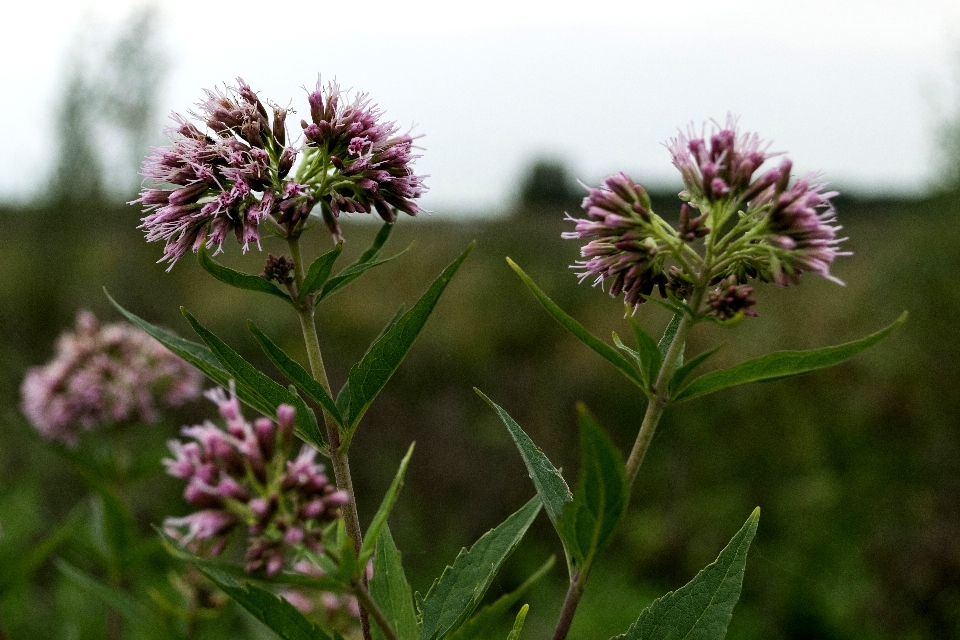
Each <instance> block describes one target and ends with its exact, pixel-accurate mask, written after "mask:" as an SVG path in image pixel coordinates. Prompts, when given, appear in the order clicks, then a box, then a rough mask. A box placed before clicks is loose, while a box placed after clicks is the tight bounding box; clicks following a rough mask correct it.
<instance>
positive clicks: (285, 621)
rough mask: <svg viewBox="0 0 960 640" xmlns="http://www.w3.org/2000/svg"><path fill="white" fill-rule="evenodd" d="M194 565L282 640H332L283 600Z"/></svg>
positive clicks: (201, 566)
mask: <svg viewBox="0 0 960 640" xmlns="http://www.w3.org/2000/svg"><path fill="white" fill-rule="evenodd" d="M196 566H197V569H198V570H199V571H200V573H202V574H203V575H205V576H207V578H209V579H210V580H211V581H212V582H213V583H214V584H216V585H217V586H218V587H219V588H220V589H221V590H222V591H223V592H224V593H225V594H227V595H228V596H230V598H231V599H233V600H234V601H235V602H236V603H237V604H239V605H240V606H241V607H243V608H244V609H246V610H247V611H249V612H250V613H251V614H253V617H254V618H256V619H257V620H259V621H260V622H262V623H263V624H264V625H266V627H267V628H268V629H270V630H271V631H273V632H274V633H276V634H277V635H278V636H280V637H281V638H283V640H332V639H331V638H330V636H329V635H327V633H326V632H324V631H323V629H321V628H320V627H318V626H317V625H315V624H313V623H312V622H310V621H309V620H307V619H306V618H305V617H304V616H303V614H302V613H300V612H299V611H297V608H296V607H294V606H293V605H292V604H290V603H289V602H287V601H286V600H284V599H282V598H278V597H277V596H275V595H273V594H272V593H270V592H269V591H267V590H265V589H262V588H260V587H258V586H256V585H252V584H247V585H245V586H241V585H240V584H238V583H237V581H236V580H234V579H233V578H232V577H231V576H230V575H228V574H226V573H223V572H222V571H218V570H216V569H213V568H211V567H207V566H203V565H196Z"/></svg>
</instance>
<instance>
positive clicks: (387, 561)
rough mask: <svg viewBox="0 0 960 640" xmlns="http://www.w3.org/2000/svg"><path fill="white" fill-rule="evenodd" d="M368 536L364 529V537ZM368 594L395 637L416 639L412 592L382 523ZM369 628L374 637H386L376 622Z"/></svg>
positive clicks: (380, 638) (416, 628)
mask: <svg viewBox="0 0 960 640" xmlns="http://www.w3.org/2000/svg"><path fill="white" fill-rule="evenodd" d="M369 537H370V535H369V532H368V534H367V538H369ZM370 596H371V597H372V598H373V600H374V602H376V603H377V605H378V606H379V607H380V610H381V611H382V612H383V615H384V616H386V618H387V620H388V621H389V622H390V626H391V627H393V629H394V631H396V632H397V638H398V639H399V640H417V636H418V635H419V633H420V631H419V629H418V627H417V612H416V611H415V610H414V608H413V595H412V594H411V592H410V584H409V583H408V582H407V577H406V575H404V573H403V564H402V562H401V557H400V552H399V551H398V550H397V545H396V544H394V542H393V536H392V535H391V534H390V527H389V526H386V525H385V526H384V527H383V530H382V531H381V532H380V535H379V536H377V546H376V553H374V555H373V578H372V579H371V580H370ZM370 631H371V633H372V634H373V637H374V640H386V636H384V635H383V631H381V630H380V627H379V626H377V625H371V626H370Z"/></svg>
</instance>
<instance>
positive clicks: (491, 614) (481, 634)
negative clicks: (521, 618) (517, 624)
mask: <svg viewBox="0 0 960 640" xmlns="http://www.w3.org/2000/svg"><path fill="white" fill-rule="evenodd" d="M555 561H556V559H555V558H554V557H553V556H550V557H549V558H547V561H546V562H544V563H543V564H542V565H540V568H539V569H537V570H536V571H535V572H533V574H532V575H531V576H530V577H529V578H527V579H526V580H524V581H523V584H521V585H520V586H519V587H517V588H516V589H514V590H513V591H511V592H510V593H505V594H503V595H502V596H500V597H499V598H497V599H496V600H495V601H494V602H492V603H490V604H488V605H487V606H485V607H483V608H482V609H480V610H479V611H477V613H475V614H474V615H473V616H471V617H470V619H469V620H467V621H466V622H465V623H464V625H463V626H462V627H460V628H459V629H457V630H456V631H454V632H453V633H451V634H449V635H448V636H447V640H486V638H488V637H489V633H487V632H488V631H489V629H490V627H492V626H494V625H495V624H497V623H498V622H499V621H500V619H501V618H502V617H503V615H504V614H505V613H506V612H507V611H509V610H510V608H511V607H513V605H515V604H516V603H517V602H519V601H520V598H522V597H523V594H524V593H526V592H527V591H528V590H529V589H530V587H532V586H533V585H534V584H536V582H537V581H538V580H540V579H541V578H542V577H543V576H545V575H546V574H547V573H548V572H549V571H550V569H552V568H553V564H554V562H555ZM524 608H526V605H524ZM522 611H523V609H521V612H522ZM524 615H525V614H524Z"/></svg>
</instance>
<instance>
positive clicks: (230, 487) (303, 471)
mask: <svg viewBox="0 0 960 640" xmlns="http://www.w3.org/2000/svg"><path fill="white" fill-rule="evenodd" d="M208 397H209V398H210V399H211V400H213V402H215V403H216V404H217V406H218V408H219V411H220V415H221V417H222V418H224V420H225V421H226V429H221V428H220V427H218V426H216V425H215V424H213V423H212V422H209V421H208V422H205V423H204V424H201V425H196V426H192V427H185V428H184V429H183V432H182V433H183V435H184V436H186V438H187V440H185V441H181V440H171V441H170V443H169V446H170V451H171V452H172V453H173V458H168V459H165V460H164V461H163V463H164V465H165V466H166V468H167V473H168V474H170V475H171V476H174V477H176V478H180V479H182V480H186V481H187V486H186V489H185V490H184V493H183V496H184V498H185V499H186V501H187V502H188V503H189V504H190V505H192V506H194V507H198V508H199V509H200V510H199V511H196V512H194V513H192V514H190V515H188V516H186V517H183V518H168V519H167V520H166V521H165V522H164V527H165V528H166V530H167V531H168V532H169V533H170V535H173V536H174V537H176V538H177V539H179V540H180V541H181V542H183V543H184V544H188V545H191V546H192V548H194V550H196V551H206V552H208V553H210V554H212V555H217V554H219V553H220V552H221V551H222V550H223V549H224V547H226V545H227V542H228V539H229V535H230V534H231V533H232V531H233V530H234V529H236V528H238V527H246V537H247V550H246V570H247V571H248V572H251V573H252V572H256V571H260V570H264V571H265V572H266V573H267V574H268V575H274V574H276V573H278V572H279V571H281V570H282V569H283V568H284V567H285V566H286V565H287V564H288V561H290V560H293V559H294V556H291V555H290V553H289V552H290V551H291V550H293V551H294V552H296V550H298V549H302V548H307V549H309V550H311V551H313V552H315V553H323V544H322V540H321V538H322V529H323V528H324V526H325V525H327V524H328V523H329V522H331V521H333V520H335V519H336V518H338V517H340V507H341V506H342V505H344V504H345V503H346V501H347V495H346V493H345V492H344V491H338V490H337V489H336V487H335V486H334V485H333V483H331V482H330V480H329V479H328V478H327V476H326V475H324V473H323V465H320V464H318V463H317V462H316V461H315V458H316V454H317V451H316V449H313V448H312V447H309V446H307V445H304V448H303V449H302V450H301V452H300V454H299V455H298V456H297V458H296V459H294V460H288V459H287V458H288V453H289V451H290V448H291V447H292V445H293V427H294V420H295V415H294V409H293V407H291V406H289V405H280V406H279V407H278V408H277V420H276V423H274V422H273V421H271V420H269V419H268V418H257V419H256V420H255V421H254V422H253V423H252V424H251V423H249V422H248V421H247V420H246V419H245V418H244V417H243V414H242V413H241V411H240V403H239V401H238V400H237V398H236V396H235V395H233V394H232V393H231V394H230V395H227V394H226V393H224V391H223V390H222V389H215V390H213V391H212V392H209V393H208Z"/></svg>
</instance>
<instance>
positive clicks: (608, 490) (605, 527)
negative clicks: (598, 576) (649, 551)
mask: <svg viewBox="0 0 960 640" xmlns="http://www.w3.org/2000/svg"><path fill="white" fill-rule="evenodd" d="M577 413H578V415H579V419H580V475H579V477H578V478H577V488H576V489H575V490H574V492H573V501H572V502H570V503H568V504H566V505H565V506H564V508H563V513H562V514H561V515H560V519H559V520H558V521H557V531H558V532H559V533H560V538H561V540H562V541H563V544H564V548H565V549H566V550H567V553H568V555H569V556H570V557H572V558H573V560H574V563H575V566H574V567H571V578H572V577H573V572H574V571H576V572H578V573H580V574H585V573H588V572H589V571H590V566H591V564H592V563H593V559H594V557H596V555H597V554H598V553H599V552H600V551H602V550H603V549H604V548H606V546H607V545H608V544H610V541H611V540H612V539H613V534H614V532H615V531H616V528H617V525H618V524H619V523H620V519H621V518H622V517H623V514H624V513H626V510H627V503H628V501H629V492H630V488H629V486H628V485H627V479H626V475H625V472H624V467H623V457H622V456H621V455H620V452H619V451H617V449H616V447H614V446H613V443H612V442H610V439H609V438H607V436H606V434H604V433H603V431H602V430H601V429H600V425H599V424H597V421H596V419H595V418H594V417H593V416H592V415H591V414H590V412H589V410H587V408H586V407H585V406H584V405H583V404H578V405H577Z"/></svg>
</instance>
